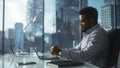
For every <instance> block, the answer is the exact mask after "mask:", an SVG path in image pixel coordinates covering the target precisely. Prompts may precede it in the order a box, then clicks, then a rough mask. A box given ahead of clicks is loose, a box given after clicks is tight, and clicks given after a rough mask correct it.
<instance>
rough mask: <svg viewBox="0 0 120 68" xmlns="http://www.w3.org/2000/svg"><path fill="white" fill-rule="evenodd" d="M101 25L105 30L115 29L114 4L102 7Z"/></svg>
mask: <svg viewBox="0 0 120 68" xmlns="http://www.w3.org/2000/svg"><path fill="white" fill-rule="evenodd" d="M101 9H102V10H101V20H102V22H101V25H102V27H103V28H104V29H105V30H110V29H112V28H113V22H114V11H113V5H112V4H106V5H104V6H102V7H101Z"/></svg>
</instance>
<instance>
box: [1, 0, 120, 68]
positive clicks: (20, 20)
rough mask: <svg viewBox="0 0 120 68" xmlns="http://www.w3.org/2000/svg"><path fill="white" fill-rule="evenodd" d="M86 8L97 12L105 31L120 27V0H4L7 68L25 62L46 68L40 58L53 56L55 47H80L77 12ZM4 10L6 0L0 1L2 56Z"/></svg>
mask: <svg viewBox="0 0 120 68" xmlns="http://www.w3.org/2000/svg"><path fill="white" fill-rule="evenodd" d="M87 6H92V7H94V8H96V9H97V10H98V12H99V17H98V23H99V24H100V25H101V26H102V27H103V28H104V29H105V30H106V31H108V30H111V29H114V28H120V19H119V18H120V17H119V16H120V1H119V0H116V2H115V1H113V0H5V22H4V24H5V26H4V27H5V31H4V33H5V34H4V35H5V36H4V41H5V44H4V52H5V55H4V57H5V60H4V61H5V62H4V63H3V64H4V66H5V68H8V67H9V66H10V67H11V68H17V67H16V65H14V63H16V62H26V61H30V62H37V63H38V62H39V63H38V64H39V65H36V66H35V68H38V67H39V66H40V65H41V66H42V67H41V68H44V65H43V62H40V61H39V60H40V59H38V56H43V55H45V56H52V55H51V54H50V47H51V46H52V45H56V46H58V47H60V48H73V47H75V46H76V45H78V44H79V43H80V41H81V29H80V27H79V22H80V21H79V12H78V11H79V10H80V9H81V8H84V7H87ZM2 11H3V1H2V0H0V39H1V40H0V55H1V54H2V53H1V52H2V27H3V24H2V23H3V22H2V19H3V13H2ZM1 56H2V55H1ZM6 58H7V59H6ZM9 63H11V64H9ZM2 66H3V65H2V59H1V57H0V67H2ZM31 67H32V66H31ZM31 67H26V68H31ZM20 68H24V67H20Z"/></svg>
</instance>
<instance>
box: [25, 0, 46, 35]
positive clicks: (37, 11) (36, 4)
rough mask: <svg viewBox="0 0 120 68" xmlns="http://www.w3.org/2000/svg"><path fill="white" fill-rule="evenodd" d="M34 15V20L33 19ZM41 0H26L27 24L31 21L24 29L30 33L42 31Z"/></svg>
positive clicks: (34, 33)
mask: <svg viewBox="0 0 120 68" xmlns="http://www.w3.org/2000/svg"><path fill="white" fill-rule="evenodd" d="M34 17H36V19H37V20H36V21H33V19H34ZM43 20H44V19H43V0H28V2H27V24H28V23H31V25H29V27H28V28H27V29H26V30H27V31H28V32H31V35H34V36H35V35H36V33H37V32H41V31H42V27H43V25H42V24H43V22H44V21H43Z"/></svg>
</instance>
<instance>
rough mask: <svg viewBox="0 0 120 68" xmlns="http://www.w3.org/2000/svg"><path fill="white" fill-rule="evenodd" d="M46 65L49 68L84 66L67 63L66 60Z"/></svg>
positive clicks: (81, 63) (79, 63) (76, 63)
mask: <svg viewBox="0 0 120 68" xmlns="http://www.w3.org/2000/svg"><path fill="white" fill-rule="evenodd" d="M47 65H48V66H49V67H50V68H61V67H62V68H64V67H70V66H80V65H84V63H83V62H73V61H68V60H62V61H51V62H47Z"/></svg>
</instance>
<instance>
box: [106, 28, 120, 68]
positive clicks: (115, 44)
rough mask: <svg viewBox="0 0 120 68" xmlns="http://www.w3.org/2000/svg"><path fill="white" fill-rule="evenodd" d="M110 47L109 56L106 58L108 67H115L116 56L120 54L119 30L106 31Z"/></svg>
mask: <svg viewBox="0 0 120 68" xmlns="http://www.w3.org/2000/svg"><path fill="white" fill-rule="evenodd" d="M108 35H109V39H110V44H109V45H110V46H109V56H108V61H107V63H108V65H107V66H108V67H112V66H116V65H117V62H118V56H119V52H120V30H119V29H113V30H110V31H108Z"/></svg>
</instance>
